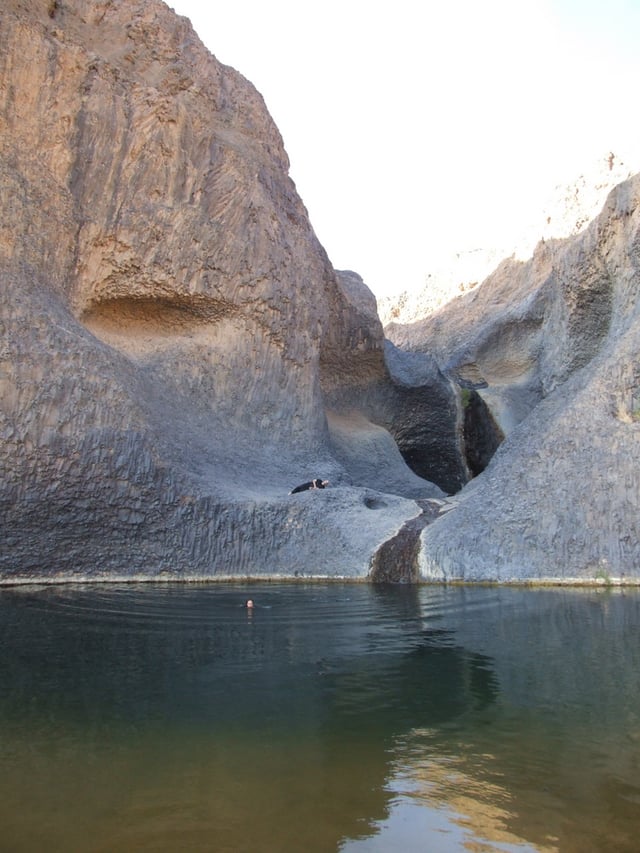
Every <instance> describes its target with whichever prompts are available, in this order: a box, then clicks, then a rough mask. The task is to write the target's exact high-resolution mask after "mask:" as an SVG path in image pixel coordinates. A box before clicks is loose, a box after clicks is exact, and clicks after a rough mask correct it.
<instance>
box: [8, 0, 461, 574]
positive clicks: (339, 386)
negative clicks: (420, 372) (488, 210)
mask: <svg viewBox="0 0 640 853" xmlns="http://www.w3.org/2000/svg"><path fill="white" fill-rule="evenodd" d="M0 39H1V43H2V45H3V48H2V51H1V52H0V98H1V101H0V204H1V206H2V211H3V215H2V218H1V219H0V275H1V278H2V291H3V300H2V305H1V307H0V323H1V328H2V337H1V342H0V346H1V350H0V402H1V410H0V442H1V444H0V517H1V522H2V524H1V526H2V538H1V542H0V578H1V579H3V580H4V581H5V582H6V581H15V580H16V579H29V578H49V579H51V578H53V579H55V578H101V579H106V578H116V577H126V578H131V577H144V578H153V577H157V578H163V577H178V578H191V577H193V578H201V577H238V576H243V575H252V576H259V575H264V576H294V575H303V576H311V575H313V576H326V577H334V576H341V577H366V576H368V573H369V571H370V567H371V561H372V558H373V555H374V554H375V552H376V550H377V548H378V547H379V545H380V544H381V543H383V542H384V541H385V540H386V539H387V538H389V537H390V536H393V535H395V534H396V533H397V531H398V530H399V529H400V528H401V526H402V524H403V523H404V522H405V521H406V520H407V519H411V518H413V517H415V516H416V515H417V514H419V513H420V511H421V510H420V507H419V506H418V505H417V504H416V503H415V501H414V500H413V499H414V498H416V497H419V498H426V497H429V496H433V497H435V496H438V495H441V494H442V492H441V490H440V489H439V488H438V486H436V485H434V484H433V483H431V482H428V481H426V480H424V479H421V478H419V477H418V476H416V475H415V474H413V473H412V472H411V471H410V470H409V469H408V468H407V466H406V465H405V463H404V461H403V459H402V457H401V456H400V454H399V451H398V448H397V446H396V445H395V443H394V441H393V439H392V438H391V435H390V433H389V432H388V431H386V430H385V425H388V424H387V422H388V421H390V416H389V415H388V414H385V413H383V415H384V417H378V416H377V414H376V411H375V408H376V406H375V400H373V395H370V399H369V398H368V399H369V402H368V403H367V407H366V411H365V410H363V409H362V408H359V403H358V394H357V393H356V390H357V389H362V388H365V389H366V388H369V387H370V386H372V385H375V386H376V389H377V390H376V394H377V395H378V396H379V397H380V398H381V400H382V401H383V402H384V400H385V399H386V397H385V395H387V396H389V395H393V393H395V391H394V386H393V383H392V381H391V379H390V376H389V373H388V370H387V368H386V366H385V362H384V354H383V350H384V347H383V338H382V329H381V326H380V323H379V321H378V320H377V316H376V315H375V300H373V298H372V296H371V294H370V293H369V292H368V290H367V288H366V287H365V286H364V284H363V283H362V282H360V281H358V280H357V279H355V278H354V277H349V276H347V277H344V276H341V277H340V279H339V278H338V276H337V274H336V273H335V271H334V270H333V268H332V267H331V264H330V263H329V261H328V259H327V257H326V254H325V252H324V251H323V249H322V247H321V246H320V245H319V243H318V241H317V239H316V237H315V234H314V232H313V230H312V228H311V226H310V224H309V221H308V217H307V213H306V210H305V208H304V206H303V204H302V202H301V200H300V198H299V197H298V195H297V193H296V189H295V186H294V184H293V183H292V181H291V180H290V178H289V177H288V160H287V155H286V153H285V150H284V147H283V143H282V140H281V138H280V135H279V133H278V131H277V129H276V127H275V126H274V124H273V122H272V120H271V119H270V117H269V115H268V112H267V110H266V108H265V105H264V103H263V100H262V98H261V97H260V95H259V94H258V92H257V91H256V90H255V89H254V88H253V86H251V84H249V83H248V82H247V81H246V80H245V79H244V78H242V77H241V75H240V74H238V73H237V72H236V71H235V70H233V69H231V68H228V67H225V66H223V65H221V64H220V63H218V62H217V61H216V60H215V59H214V58H213V57H212V56H211V55H210V54H209V53H208V52H207V51H206V50H205V48H204V47H203V45H202V44H201V43H200V41H199V39H198V38H197V37H196V35H195V34H194V32H193V31H192V29H191V27H190V25H189V22H188V21H187V20H186V19H182V18H178V17H176V16H175V15H174V14H173V12H172V11H171V10H170V9H169V8H168V7H167V6H165V5H164V4H163V3H161V2H156V0H115V2H113V0H108V2H107V0H98V2H94V0H92V1H91V2H89V0H65V2H63V3H57V2H45V0H38V2H34V3H24V2H22V0H7V2H5V3H4V4H3V8H2V12H0ZM372 318H375V322H374V320H373V319H372ZM363 324H364V325H363ZM439 381H440V387H441V399H442V402H443V404H444V405H446V407H447V413H445V416H444V420H448V425H447V429H448V437H447V438H446V441H447V442H448V443H449V445H451V446H453V447H455V440H456V439H455V436H456V430H457V421H456V418H455V417H453V418H452V417H451V412H453V413H454V414H456V411H457V410H456V394H455V393H454V391H453V389H452V385H451V383H450V382H449V380H446V379H444V377H440V379H439ZM365 396H366V395H365ZM371 400H373V402H371ZM347 405H348V408H349V411H348V412H347V411H346V407H347ZM438 405H440V399H439V401H438ZM328 410H330V411H329V414H328V416H327V411H328ZM365 422H366V423H365ZM362 423H364V424H365V425H364V427H363V428H362V429H360V427H359V426H358V425H359V424H362ZM354 430H355V431H356V432H359V433H360V434H361V435H365V434H366V435H367V436H369V435H372V436H373V438H372V439H371V441H370V442H369V443H368V445H367V450H366V453H365V452H364V450H363V448H362V447H360V448H358V447H356V444H355V443H354V441H353V440H352V439H353V435H354ZM452 466H453V468H455V467H456V466H458V467H459V466H460V460H459V459H456V458H455V452H454V458H453V460H452ZM318 475H320V476H322V477H325V478H328V479H329V480H331V481H332V486H333V487H334V488H332V489H329V490H326V491H324V492H316V493H305V494H303V495H295V496H289V494H288V493H289V490H290V489H291V487H292V486H294V485H296V484H297V483H299V482H301V481H304V480H307V479H310V478H311V477H314V476H318ZM382 493H386V494H382Z"/></svg>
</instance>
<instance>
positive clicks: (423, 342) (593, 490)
mask: <svg viewBox="0 0 640 853" xmlns="http://www.w3.org/2000/svg"><path fill="white" fill-rule="evenodd" d="M639 293H640V175H639V176H635V177H633V178H631V179H629V180H628V181H625V182H623V183H621V184H620V185H618V186H617V187H616V188H615V189H614V190H613V191H612V192H611V193H610V194H609V196H608V198H607V201H606V203H605V205H604V208H603V210H602V212H601V213H600V215H599V216H598V217H597V218H596V219H595V220H594V221H593V222H592V223H591V224H590V225H589V227H588V228H587V229H586V230H585V231H583V232H582V233H581V234H579V235H576V236H574V237H571V238H569V239H565V240H551V241H542V242H541V243H540V244H539V245H538V247H537V249H536V251H535V253H534V255H533V258H531V259H530V260H529V261H527V262H518V261H515V260H514V259H509V260H506V261H504V262H503V263H502V264H501V265H500V266H499V267H498V268H497V269H496V271H495V272H494V273H493V274H492V275H491V276H489V278H488V279H487V280H486V281H485V282H483V284H482V285H481V286H480V287H479V288H477V289H476V290H474V291H473V292H471V293H469V294H466V295H464V296H461V297H459V298H458V299H456V300H454V301H453V302H451V303H449V304H448V305H447V306H446V307H445V308H443V309H441V310H440V311H438V312H436V313H435V314H433V315H431V316H429V317H426V318H424V319H422V320H420V321H416V322H415V323H412V324H408V325H391V326H388V327H387V328H386V332H387V334H388V335H389V336H390V338H391V339H392V340H393V341H394V342H395V343H396V345H398V346H402V347H404V348H406V349H408V350H415V351H416V352H428V353H429V354H430V355H431V356H432V357H433V358H435V360H436V362H437V364H438V365H439V368H440V369H441V370H442V371H443V372H444V373H445V374H447V375H449V376H450V377H451V378H452V379H454V380H455V381H456V383H457V384H458V385H459V386H460V388H461V394H462V395H466V397H467V400H468V399H469V397H470V396H471V395H476V396H477V397H478V398H479V399H480V400H481V401H482V403H483V405H484V407H485V408H486V411H487V412H488V414H489V416H490V417H491V418H492V419H493V421H494V423H495V427H496V430H497V431H499V432H500V433H501V434H502V435H503V436H505V438H504V441H503V442H502V443H501V444H500V446H499V449H498V450H497V452H496V454H495V456H494V457H493V458H492V459H491V462H490V463H489V465H488V467H487V468H486V469H485V470H484V471H483V472H482V473H481V474H480V476H478V477H477V478H476V479H474V480H473V482H472V483H471V484H469V485H468V486H466V487H465V489H463V491H462V492H460V494H459V495H458V496H457V497H456V504H457V505H456V506H455V508H454V509H453V510H452V511H451V512H449V513H448V514H447V515H445V516H443V517H442V518H440V519H438V520H436V521H435V522H434V524H433V525H431V526H430V527H429V528H427V529H426V530H425V531H424V532H423V535H422V549H421V556H420V571H421V574H422V577H424V578H429V579H440V580H443V579H446V580H453V579H458V580H499V581H509V580H531V581H540V580H547V581H548V580H553V579H556V580H560V581H572V580H577V581H597V582H602V583H608V582H613V581H614V580H620V581H625V580H626V581H629V580H631V581H634V580H635V579H637V578H638V576H639V575H640V525H639V523H638V508H639V500H640V498H639V496H640V465H639V464H638V447H639V446H640V444H639V442H640V360H639V356H638V353H639V351H640V313H639V312H640V300H639V299H638V294H639Z"/></svg>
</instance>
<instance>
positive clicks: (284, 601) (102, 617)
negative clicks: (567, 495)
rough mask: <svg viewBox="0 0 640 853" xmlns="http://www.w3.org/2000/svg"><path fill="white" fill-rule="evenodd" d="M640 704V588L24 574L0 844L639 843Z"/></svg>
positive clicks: (2, 707) (36, 848)
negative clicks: (29, 578) (160, 581)
mask: <svg viewBox="0 0 640 853" xmlns="http://www.w3.org/2000/svg"><path fill="white" fill-rule="evenodd" d="M248 598H252V599H253V600H254V602H255V605H256V606H255V607H254V609H253V610H251V611H249V610H247V608H246V607H245V602H246V600H247V599H248ZM639 700H640V593H639V592H637V591H635V590H634V591H622V590H612V591H608V590H576V589H571V590H562V589H541V590H532V589H505V588H465V587H455V588H446V587H420V588H409V587H389V588H373V587H369V586H363V585H341V584H339V585H326V586H325V585H318V584H313V585H279V584H263V585H251V586H234V585H221V586H205V585H203V586H199V585H195V586H180V585H173V586H147V585H144V586H105V587H58V588H48V589H47V588H41V589H35V588H21V589H4V590H2V591H0V851H3V853H4V851H7V853H9V852H10V853H32V851H33V853H44V851H46V853H53V851H64V853H76V851H78V853H80V852H81V853H93V852H94V851H104V853H132V852H134V853H138V851H154V853H164V851H167V853H177V851H198V853H199V851H216V853H223V851H234V853H235V851H247V853H261V851H265V853H313V852H314V851H318V853H331V851H339V853H365V852H366V853H368V852H369V851H373V852H374V853H390V851H402V853H412V851H428V853H438V851H460V850H471V851H534V850H535V851H538V850H540V851H551V850H554V851H575V852H576V853H588V852H589V851H616V853H624V851H634V853H635V851H637V850H638V849H640V840H639V839H640V701H639Z"/></svg>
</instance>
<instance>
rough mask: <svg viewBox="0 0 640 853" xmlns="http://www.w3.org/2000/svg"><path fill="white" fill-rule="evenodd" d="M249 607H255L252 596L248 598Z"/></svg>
mask: <svg viewBox="0 0 640 853" xmlns="http://www.w3.org/2000/svg"><path fill="white" fill-rule="evenodd" d="M247 607H248V608H249V609H251V608H252V607H253V599H251V598H248V599H247Z"/></svg>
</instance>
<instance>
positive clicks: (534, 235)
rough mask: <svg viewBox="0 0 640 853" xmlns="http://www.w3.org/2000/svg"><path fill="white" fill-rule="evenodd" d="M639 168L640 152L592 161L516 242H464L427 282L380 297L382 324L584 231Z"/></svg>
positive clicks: (407, 317)
mask: <svg viewBox="0 0 640 853" xmlns="http://www.w3.org/2000/svg"><path fill="white" fill-rule="evenodd" d="M639 169H640V157H639V156H637V155H636V156H634V157H625V158H622V157H621V156H620V155H619V154H616V153H613V152H608V153H607V154H606V155H605V156H603V157H601V158H599V159H598V160H596V161H595V162H594V163H590V164H588V165H587V167H586V168H585V169H584V170H583V171H582V173H581V174H580V175H578V177H577V178H575V179H574V180H571V181H570V182H568V183H564V184H559V185H558V186H556V187H555V188H554V189H553V190H552V192H551V193H550V195H549V198H548V199H547V200H546V202H545V203H544V204H543V206H542V208H541V210H540V211H539V212H534V211H531V214H532V216H531V223H530V224H529V225H528V226H525V227H524V228H523V230H522V232H521V233H520V234H519V235H518V237H517V239H515V240H513V242H511V243H509V242H506V241H504V240H501V239H500V235H496V241H495V242H494V243H492V244H490V245H483V246H471V247H469V246H466V247H465V246H460V249H459V251H457V252H455V253H453V254H452V255H451V256H450V257H447V258H446V259H445V260H444V261H442V262H441V264H440V265H439V266H438V267H436V268H433V269H431V268H430V269H429V271H428V272H427V273H426V275H425V282H424V287H422V288H419V289H417V290H414V291H406V290H405V291H402V292H401V293H398V294H395V295H393V296H386V297H383V298H382V299H380V300H379V301H378V311H379V313H380V319H381V320H382V324H383V326H386V325H387V324H389V323H402V324H407V323H413V322H415V321H416V320H421V319H422V318H423V317H426V316H427V315H428V314H432V313H433V312H434V311H438V310H439V309H440V308H442V307H443V306H444V305H446V304H447V302H450V301H451V299H454V298H455V297H457V296H460V295H461V294H462V293H468V292H469V291H470V290H473V289H474V288H476V287H477V286H478V285H480V284H481V283H482V282H483V281H484V280H485V279H486V278H487V277H488V276H489V275H490V274H491V273H492V272H493V271H494V270H495V269H496V267H497V266H499V264H500V263H501V262H502V261H503V260H504V259H505V258H513V259H514V260H520V261H527V260H528V259H529V258H530V257H531V256H532V255H533V253H534V251H535V248H536V246H537V245H538V243H539V242H540V241H541V240H545V241H548V240H558V239H565V238H566V237H574V236H576V235H577V234H580V233H581V232H582V231H583V230H584V229H585V228H586V227H587V226H588V225H589V223H590V222H592V221H593V220H594V219H595V218H596V216H598V214H599V213H600V211H601V210H602V207H603V205H604V203H605V201H606V199H607V196H608V195H609V193H610V192H611V190H612V189H613V188H614V187H616V186H617V185H618V184H621V183H622V182H623V181H626V180H628V178H630V177H632V176H633V175H634V174H635V173H636V172H637V171H638V170H639ZM534 213H535V215H533V214H534Z"/></svg>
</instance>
